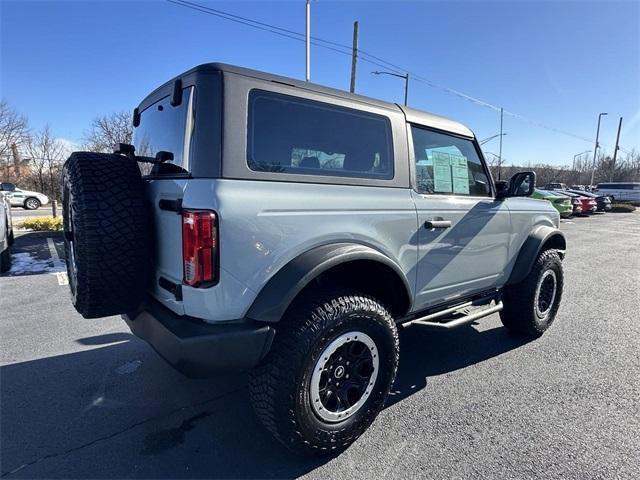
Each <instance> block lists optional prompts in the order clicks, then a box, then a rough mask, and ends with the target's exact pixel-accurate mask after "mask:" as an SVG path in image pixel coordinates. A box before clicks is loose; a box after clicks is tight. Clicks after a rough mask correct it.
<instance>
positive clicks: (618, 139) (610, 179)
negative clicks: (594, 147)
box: [609, 117, 622, 182]
mask: <svg viewBox="0 0 640 480" xmlns="http://www.w3.org/2000/svg"><path fill="white" fill-rule="evenodd" d="M620 130H622V117H620V121H619V122H618V135H616V148H614V149H613V164H612V165H611V175H609V181H610V182H613V174H614V173H615V171H616V158H617V157H618V150H619V149H620V147H619V146H618V144H619V143H620Z"/></svg>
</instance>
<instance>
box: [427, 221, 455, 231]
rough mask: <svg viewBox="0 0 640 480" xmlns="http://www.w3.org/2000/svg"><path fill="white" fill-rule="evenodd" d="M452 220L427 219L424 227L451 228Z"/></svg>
mask: <svg viewBox="0 0 640 480" xmlns="http://www.w3.org/2000/svg"><path fill="white" fill-rule="evenodd" d="M450 226H451V220H427V221H426V222H424V228H427V229H429V228H449V227H450Z"/></svg>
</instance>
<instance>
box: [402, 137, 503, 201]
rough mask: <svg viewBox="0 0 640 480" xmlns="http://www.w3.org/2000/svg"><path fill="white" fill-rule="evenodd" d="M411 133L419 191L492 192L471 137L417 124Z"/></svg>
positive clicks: (479, 195)
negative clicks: (468, 138)
mask: <svg viewBox="0 0 640 480" xmlns="http://www.w3.org/2000/svg"><path fill="white" fill-rule="evenodd" d="M411 133H412V136H413V149H414V154H415V162H416V187H417V191H418V192H419V193H422V194H436V195H463V196H475V197H489V196H491V187H490V185H489V178H488V177H487V174H486V171H485V168H484V166H483V164H482V161H481V160H480V157H479V156H478V152H477V150H476V148H475V145H474V143H473V142H472V141H471V140H467V139H464V138H460V137H455V136H452V135H447V134H444V133H439V132H435V131H433V130H427V129H425V128H420V127H417V126H415V125H413V126H412V127H411Z"/></svg>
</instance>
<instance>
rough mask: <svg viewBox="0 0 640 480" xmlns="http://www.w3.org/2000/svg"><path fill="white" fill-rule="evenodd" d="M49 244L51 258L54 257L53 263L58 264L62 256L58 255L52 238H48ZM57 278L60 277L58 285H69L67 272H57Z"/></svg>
mask: <svg viewBox="0 0 640 480" xmlns="http://www.w3.org/2000/svg"><path fill="white" fill-rule="evenodd" d="M47 245H48V247H49V253H51V258H52V259H53V264H54V265H58V264H59V263H60V256H59V255H58V250H57V249H56V245H55V243H53V239H52V238H47ZM56 278H57V279H58V285H69V277H68V276H67V272H56Z"/></svg>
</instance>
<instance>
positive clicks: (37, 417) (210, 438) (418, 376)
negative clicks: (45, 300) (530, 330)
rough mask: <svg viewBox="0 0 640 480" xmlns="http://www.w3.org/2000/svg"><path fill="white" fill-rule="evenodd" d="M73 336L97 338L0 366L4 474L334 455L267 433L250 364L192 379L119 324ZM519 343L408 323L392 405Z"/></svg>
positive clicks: (209, 472)
mask: <svg viewBox="0 0 640 480" xmlns="http://www.w3.org/2000/svg"><path fill="white" fill-rule="evenodd" d="M75 342H76V343H77V344H81V345H85V346H90V347H94V348H92V349H89V350H84V351H80V352H76V353H70V354H65V355H58V356H53V357H49V358H42V359H38V360H32V361H26V362H21V363H14V364H9V365H5V366H2V367H1V368H0V376H1V378H2V382H1V384H0V394H1V401H2V415H1V427H2V428H1V438H0V440H1V442H0V444H1V450H2V452H1V453H2V459H3V466H2V472H1V473H2V476H3V477H4V476H5V475H6V476H7V477H8V478H15V477H28V478H45V477H46V478H61V477H65V478H97V477H100V478H127V477H138V478H140V477H144V478H187V477H208V478H283V477H297V476H299V475H303V474H305V473H307V472H310V471H312V470H314V469H315V468H317V467H319V466H321V465H323V464H324V463H326V462H328V461H329V460H331V457H324V458H301V457H298V456H295V455H293V454H291V453H290V452H289V451H288V450H287V449H285V448H284V447H283V446H282V445H280V444H279V443H278V442H277V441H276V440H274V439H273V438H272V437H271V435H270V434H269V433H268V432H267V431H266V430H265V429H264V428H263V427H262V426H261V425H260V424H259V422H258V420H257V419H256V417H255V416H254V415H253V412H252V409H251V406H250V403H249V398H248V392H247V388H246V383H247V378H246V375H243V374H242V375H240V374H239V375H226V376H220V377H216V378H213V379H207V380H196V379H188V378H186V377H183V376H182V375H180V374H179V373H177V372H175V371H174V370H173V369H171V368H170V367H169V366H168V365H166V364H165V363H164V361H163V360H161V359H160V358H159V357H158V355H157V354H156V353H155V352H153V351H152V350H151V348H150V347H148V346H147V345H146V344H144V343H143V342H141V341H140V340H138V339H137V338H135V337H133V336H131V335H129V334H127V333H109V334H105V335H99V336H95V337H88V338H81V339H77V340H76V341H75ZM524 343H525V342H524V340H522V339H519V338H518V337H513V336H511V335H509V334H507V333H506V331H505V329H503V328H494V329H491V330H486V331H483V332H479V331H476V330H475V329H473V328H471V327H466V328H462V329H458V330H457V331H456V332H445V333H439V332H438V333H432V332H427V331H423V330H420V329H419V328H416V327H412V330H411V331H407V332H402V334H401V352H402V353H401V363H400V367H399V370H398V375H397V379H396V383H395V386H394V389H393V390H394V394H393V395H392V396H391V397H390V401H389V405H393V404H395V403H397V402H399V401H401V400H402V399H404V398H406V397H408V396H409V395H412V394H414V393H416V392H417V391H419V390H421V389H423V388H424V387H425V386H426V385H427V378H428V377H430V376H433V375H440V374H442V373H446V372H450V371H453V370H457V369H461V368H465V367H467V366H469V365H473V364H476V363H478V362H482V361H483V360H486V359H488V358H491V357H494V356H497V355H500V354H502V353H505V352H507V351H509V350H512V349H514V348H517V347H519V346H521V345H523V344H524Z"/></svg>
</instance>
